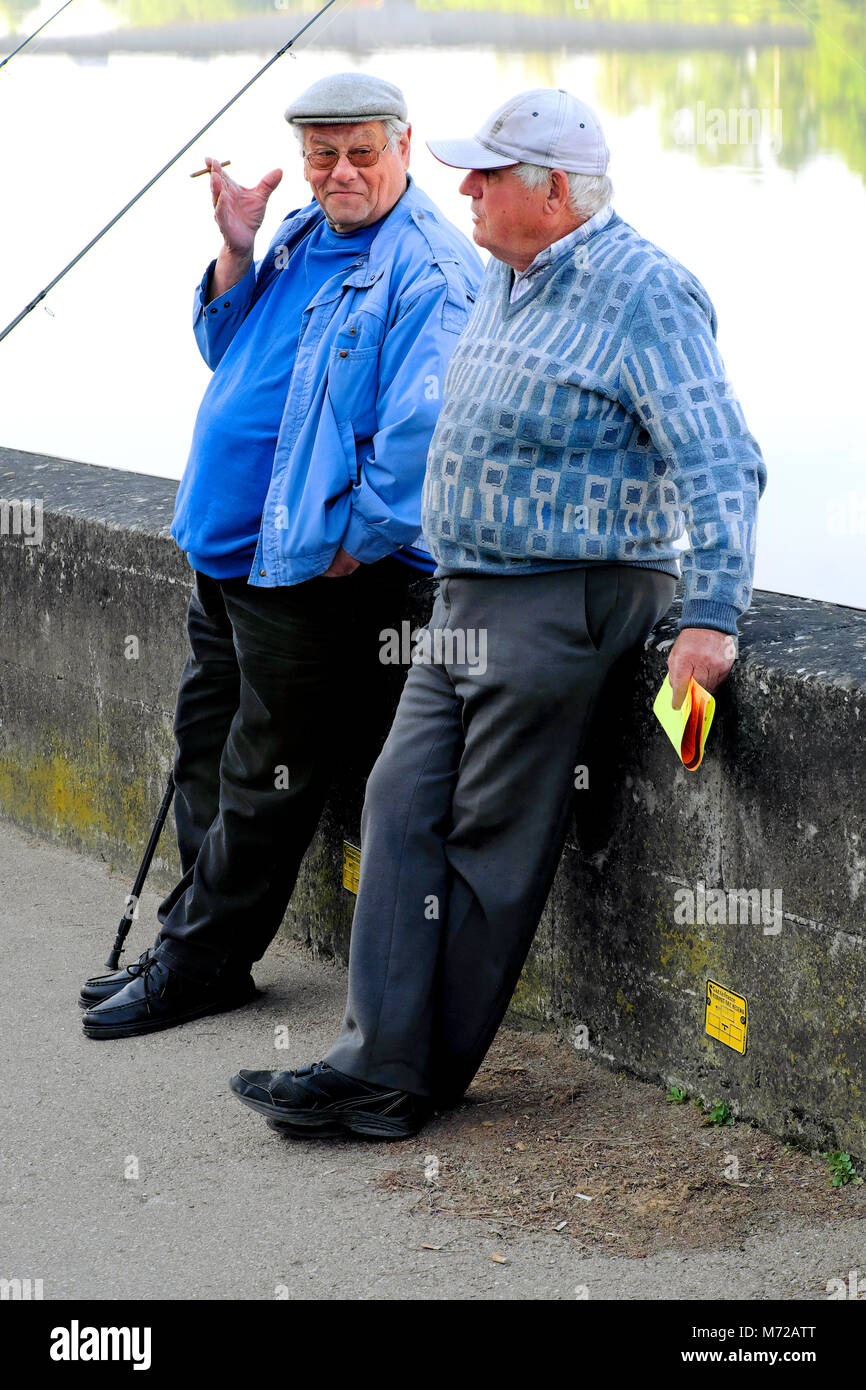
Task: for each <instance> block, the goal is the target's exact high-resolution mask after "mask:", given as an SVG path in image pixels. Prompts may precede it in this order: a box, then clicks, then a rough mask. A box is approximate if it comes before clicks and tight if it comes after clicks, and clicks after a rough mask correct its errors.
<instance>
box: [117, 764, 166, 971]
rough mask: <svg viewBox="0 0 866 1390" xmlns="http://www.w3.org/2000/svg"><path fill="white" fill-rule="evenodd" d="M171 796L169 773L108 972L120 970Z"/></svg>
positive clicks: (122, 919)
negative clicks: (123, 953) (124, 948)
mask: <svg viewBox="0 0 866 1390" xmlns="http://www.w3.org/2000/svg"><path fill="white" fill-rule="evenodd" d="M173 796H174V773H173V772H170V773H169V775H168V783H167V785H166V788H165V793H164V795H163V798H162V801H161V802H160V803H159V810H158V811H157V813H156V820H155V821H154V823H153V829H152V830H151V832H150V839H149V840H148V842H147V848H146V849H145V851H144V858H143V859H142V861H141V864H140V865H139V869H138V873H137V874H136V876H135V883H134V884H133V885H132V892H131V893H130V895H129V897H128V898H127V900H126V911H125V912H124V914H123V916H122V917H121V919H120V925H119V927H118V928H117V936H116V937H115V939H114V946H113V947H112V949H111V954H110V956H109V957H108V960H107V961H106V962H105V964H106V965H107V967H108V969H109V970H118V969H119V968H120V956H121V953H122V951H123V943H124V941H125V940H126V938H127V936H128V935H129V929H130V927H131V926H132V923H133V919H134V918H135V911H136V908H137V907H138V900H139V898H140V897H141V890H142V888H143V887H144V880H145V879H146V878H147V871H148V869H149V868H150V861H151V859H152V858H153V855H154V851H155V849H156V847H157V845H158V843H159V837H160V835H161V834H162V827H163V826H164V825H165V818H166V816H167V815H168V808H169V807H170V805H171V802H172V797H173Z"/></svg>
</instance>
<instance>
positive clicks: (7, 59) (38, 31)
mask: <svg viewBox="0 0 866 1390" xmlns="http://www.w3.org/2000/svg"><path fill="white" fill-rule="evenodd" d="M71 4H72V0H66V4H65V5H61V6H60V9H59V10H55V11H54V13H53V14H52V15H49V16H48V18H47V19H46V21H45V23H44V24H40V26H39V28H38V29H34V30H33V33H32V34H31V35H30V38H29V39H25V40H24V42H23V43H19V45H18V47H17V48H13V50H12V52H11V53H9V54H8V55H7V56H6V57H5V58H4V59H3V62H2V63H0V68H5V66H6V64H7V63H11V62H12V59H13V58H14V57H15V54H16V53H20V52H21V50H22V48H26V47H27V45H28V43H32V42H33V40H34V39H35V38H36V35H37V34H41V33H42V30H43V29H47V28H48V25H49V24H50V23H51V21H52V19H56V18H57V16H58V15H59V14H63V11H64V10H68V9H69V6H70V5H71Z"/></svg>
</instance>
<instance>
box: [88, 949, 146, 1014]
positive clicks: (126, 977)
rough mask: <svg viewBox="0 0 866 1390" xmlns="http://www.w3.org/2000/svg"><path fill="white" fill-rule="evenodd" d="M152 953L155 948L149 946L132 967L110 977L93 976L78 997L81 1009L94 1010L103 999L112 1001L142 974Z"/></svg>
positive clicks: (116, 972)
mask: <svg viewBox="0 0 866 1390" xmlns="http://www.w3.org/2000/svg"><path fill="white" fill-rule="evenodd" d="M152 952H153V947H152V946H148V948H147V950H146V951H142V953H141V955H140V956H139V958H138V960H134V961H132V963H131V964H130V965H123V966H121V968H120V969H119V970H113V971H112V972H111V974H110V975H91V977H90V979H89V980H85V981H84V984H83V986H82V988H81V993H80V994H79V996H78V1003H79V1004H80V1006H81V1008H82V1009H92V1008H93V1006H94V1004H101V1003H102V1001H103V999H110V998H111V996H112V994H117V992H118V990H121V989H123V987H124V985H128V984H129V982H130V980H134V979H135V977H136V975H140V974H141V970H142V966H144V965H145V964H146V963H147V961H148V960H150V957H151V954H152Z"/></svg>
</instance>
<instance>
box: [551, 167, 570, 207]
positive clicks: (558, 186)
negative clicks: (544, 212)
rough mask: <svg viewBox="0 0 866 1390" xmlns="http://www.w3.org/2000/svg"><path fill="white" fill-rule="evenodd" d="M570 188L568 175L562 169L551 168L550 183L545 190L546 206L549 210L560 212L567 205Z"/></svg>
mask: <svg viewBox="0 0 866 1390" xmlns="http://www.w3.org/2000/svg"><path fill="white" fill-rule="evenodd" d="M570 198H571V190H570V189H569V187H568V175H567V174H566V173H564V171H563V170H562V169H551V171H550V184H549V187H548V190H547V206H548V208H549V210H550V211H551V212H562V210H563V209H564V208H566V207H567V206H568V203H569V200H570Z"/></svg>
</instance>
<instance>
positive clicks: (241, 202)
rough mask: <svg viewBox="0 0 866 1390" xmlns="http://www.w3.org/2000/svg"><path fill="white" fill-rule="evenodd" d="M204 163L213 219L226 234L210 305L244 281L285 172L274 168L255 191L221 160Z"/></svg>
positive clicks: (214, 274)
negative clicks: (230, 172)
mask: <svg viewBox="0 0 866 1390" xmlns="http://www.w3.org/2000/svg"><path fill="white" fill-rule="evenodd" d="M205 164H206V165H207V167H208V168H209V169H210V189H211V196H212V198H213V206H214V220H215V221H216V224H217V226H218V227H219V229H220V231H221V232H222V234H223V248H222V250H221V251H220V253H219V255H218V256H217V261H216V265H215V266H214V269H213V273H212V275H211V278H210V285H209V286H208V293H207V302H208V303H210V302H211V301H212V300H214V299H218V298H219V296H220V295H222V294H226V293H227V292H228V291H229V290H230V289H233V288H234V286H235V285H237V284H238V283H239V281H241V280H243V278H244V276H245V275H246V274H247V272H248V270H249V268H250V266H251V265H252V263H253V246H254V245H255V240H256V232H257V231H258V230H259V227H260V226H261V225H262V221H263V220H264V216H265V208H266V207H267V205H268V199H269V198H270V196H271V194H272V193H273V191H274V189H275V188H276V187H277V185H278V183H279V182H280V180H281V179H282V177H283V171H282V169H272V170H271V172H270V173H269V174H265V176H264V178H263V179H262V181H261V182H260V183H258V184H257V185H256V187H255V188H243V187H242V186H241V184H239V183H236V182H235V180H234V179H233V178H231V176H230V175H229V174H227V173H226V171H225V169H223V168H221V167H220V163H219V160H218V159H211V158H210V157H209V156H208V157H207V158H206V159H205Z"/></svg>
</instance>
